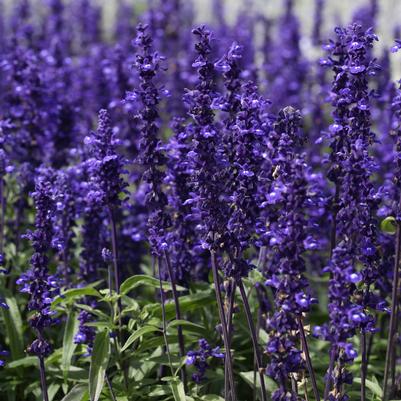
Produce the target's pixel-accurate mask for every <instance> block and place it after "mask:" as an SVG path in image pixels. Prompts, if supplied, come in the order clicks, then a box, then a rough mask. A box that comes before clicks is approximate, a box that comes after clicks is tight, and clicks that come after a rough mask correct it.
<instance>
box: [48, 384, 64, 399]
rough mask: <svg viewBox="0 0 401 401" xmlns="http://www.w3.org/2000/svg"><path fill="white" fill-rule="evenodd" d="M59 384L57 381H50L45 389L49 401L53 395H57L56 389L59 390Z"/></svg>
mask: <svg viewBox="0 0 401 401" xmlns="http://www.w3.org/2000/svg"><path fill="white" fill-rule="evenodd" d="M60 387H61V386H60V385H59V384H57V383H50V384H49V387H48V389H47V393H48V396H49V401H53V400H54V397H55V396H56V395H57V393H58V391H59V390H60Z"/></svg>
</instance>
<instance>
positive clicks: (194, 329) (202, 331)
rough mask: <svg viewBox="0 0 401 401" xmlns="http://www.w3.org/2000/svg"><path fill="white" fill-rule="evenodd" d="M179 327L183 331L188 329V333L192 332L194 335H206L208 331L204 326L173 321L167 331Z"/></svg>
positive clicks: (184, 321) (183, 321) (185, 321)
mask: <svg viewBox="0 0 401 401" xmlns="http://www.w3.org/2000/svg"><path fill="white" fill-rule="evenodd" d="M177 326H181V327H182V328H183V330H185V329H187V330H188V331H191V332H193V333H198V334H202V335H205V334H206V329H205V328H204V327H203V326H202V325H200V324H196V323H192V322H188V321H187V320H172V321H171V322H170V323H169V324H168V326H167V329H170V328H172V327H177Z"/></svg>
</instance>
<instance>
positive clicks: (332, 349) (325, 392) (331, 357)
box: [324, 345, 336, 401]
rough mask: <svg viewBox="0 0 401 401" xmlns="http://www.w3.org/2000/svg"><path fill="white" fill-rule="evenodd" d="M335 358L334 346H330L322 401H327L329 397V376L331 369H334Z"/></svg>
mask: <svg viewBox="0 0 401 401" xmlns="http://www.w3.org/2000/svg"><path fill="white" fill-rule="evenodd" d="M335 356H336V349H335V347H334V345H332V346H331V350H330V362H329V368H328V370H327V378H326V386H325V388H324V401H327V399H328V397H329V391H330V386H331V375H332V373H333V369H334V359H335Z"/></svg>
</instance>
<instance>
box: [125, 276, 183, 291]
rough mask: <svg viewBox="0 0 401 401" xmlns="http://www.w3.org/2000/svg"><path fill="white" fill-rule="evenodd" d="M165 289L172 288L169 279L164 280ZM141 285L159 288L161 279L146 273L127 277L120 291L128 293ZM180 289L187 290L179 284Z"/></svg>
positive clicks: (178, 288)
mask: <svg viewBox="0 0 401 401" xmlns="http://www.w3.org/2000/svg"><path fill="white" fill-rule="evenodd" d="M162 284H163V289H164V290H165V291H169V290H171V284H170V283H169V282H167V281H163V283H162ZM140 285H144V286H147V287H152V288H159V286H160V282H159V279H157V278H155V277H151V276H146V275H144V274H138V275H136V276H132V277H129V278H127V279H126V280H125V281H124V282H123V283H122V284H121V286H120V293H121V294H123V295H124V294H127V293H128V292H130V291H131V290H133V289H134V288H136V287H139V286H140ZM177 290H178V291H186V288H184V287H181V286H179V285H178V286H177Z"/></svg>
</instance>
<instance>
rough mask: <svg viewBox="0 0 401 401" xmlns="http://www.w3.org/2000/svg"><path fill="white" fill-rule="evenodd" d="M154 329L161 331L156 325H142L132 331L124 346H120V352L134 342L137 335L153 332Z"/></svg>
mask: <svg viewBox="0 0 401 401" xmlns="http://www.w3.org/2000/svg"><path fill="white" fill-rule="evenodd" d="M155 331H159V332H162V330H160V329H159V327H156V326H143V327H141V328H140V329H138V330H137V331H135V332H134V333H132V334H131V335H130V336H129V337H128V340H127V341H126V342H125V344H124V346H123V347H122V348H121V352H123V351H125V350H126V349H127V348H128V347H129V346H130V345H131V344H132V343H134V342H135V341H136V340H137V339H138V338H139V337H142V336H143V335H144V334H146V333H153V332H155Z"/></svg>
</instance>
